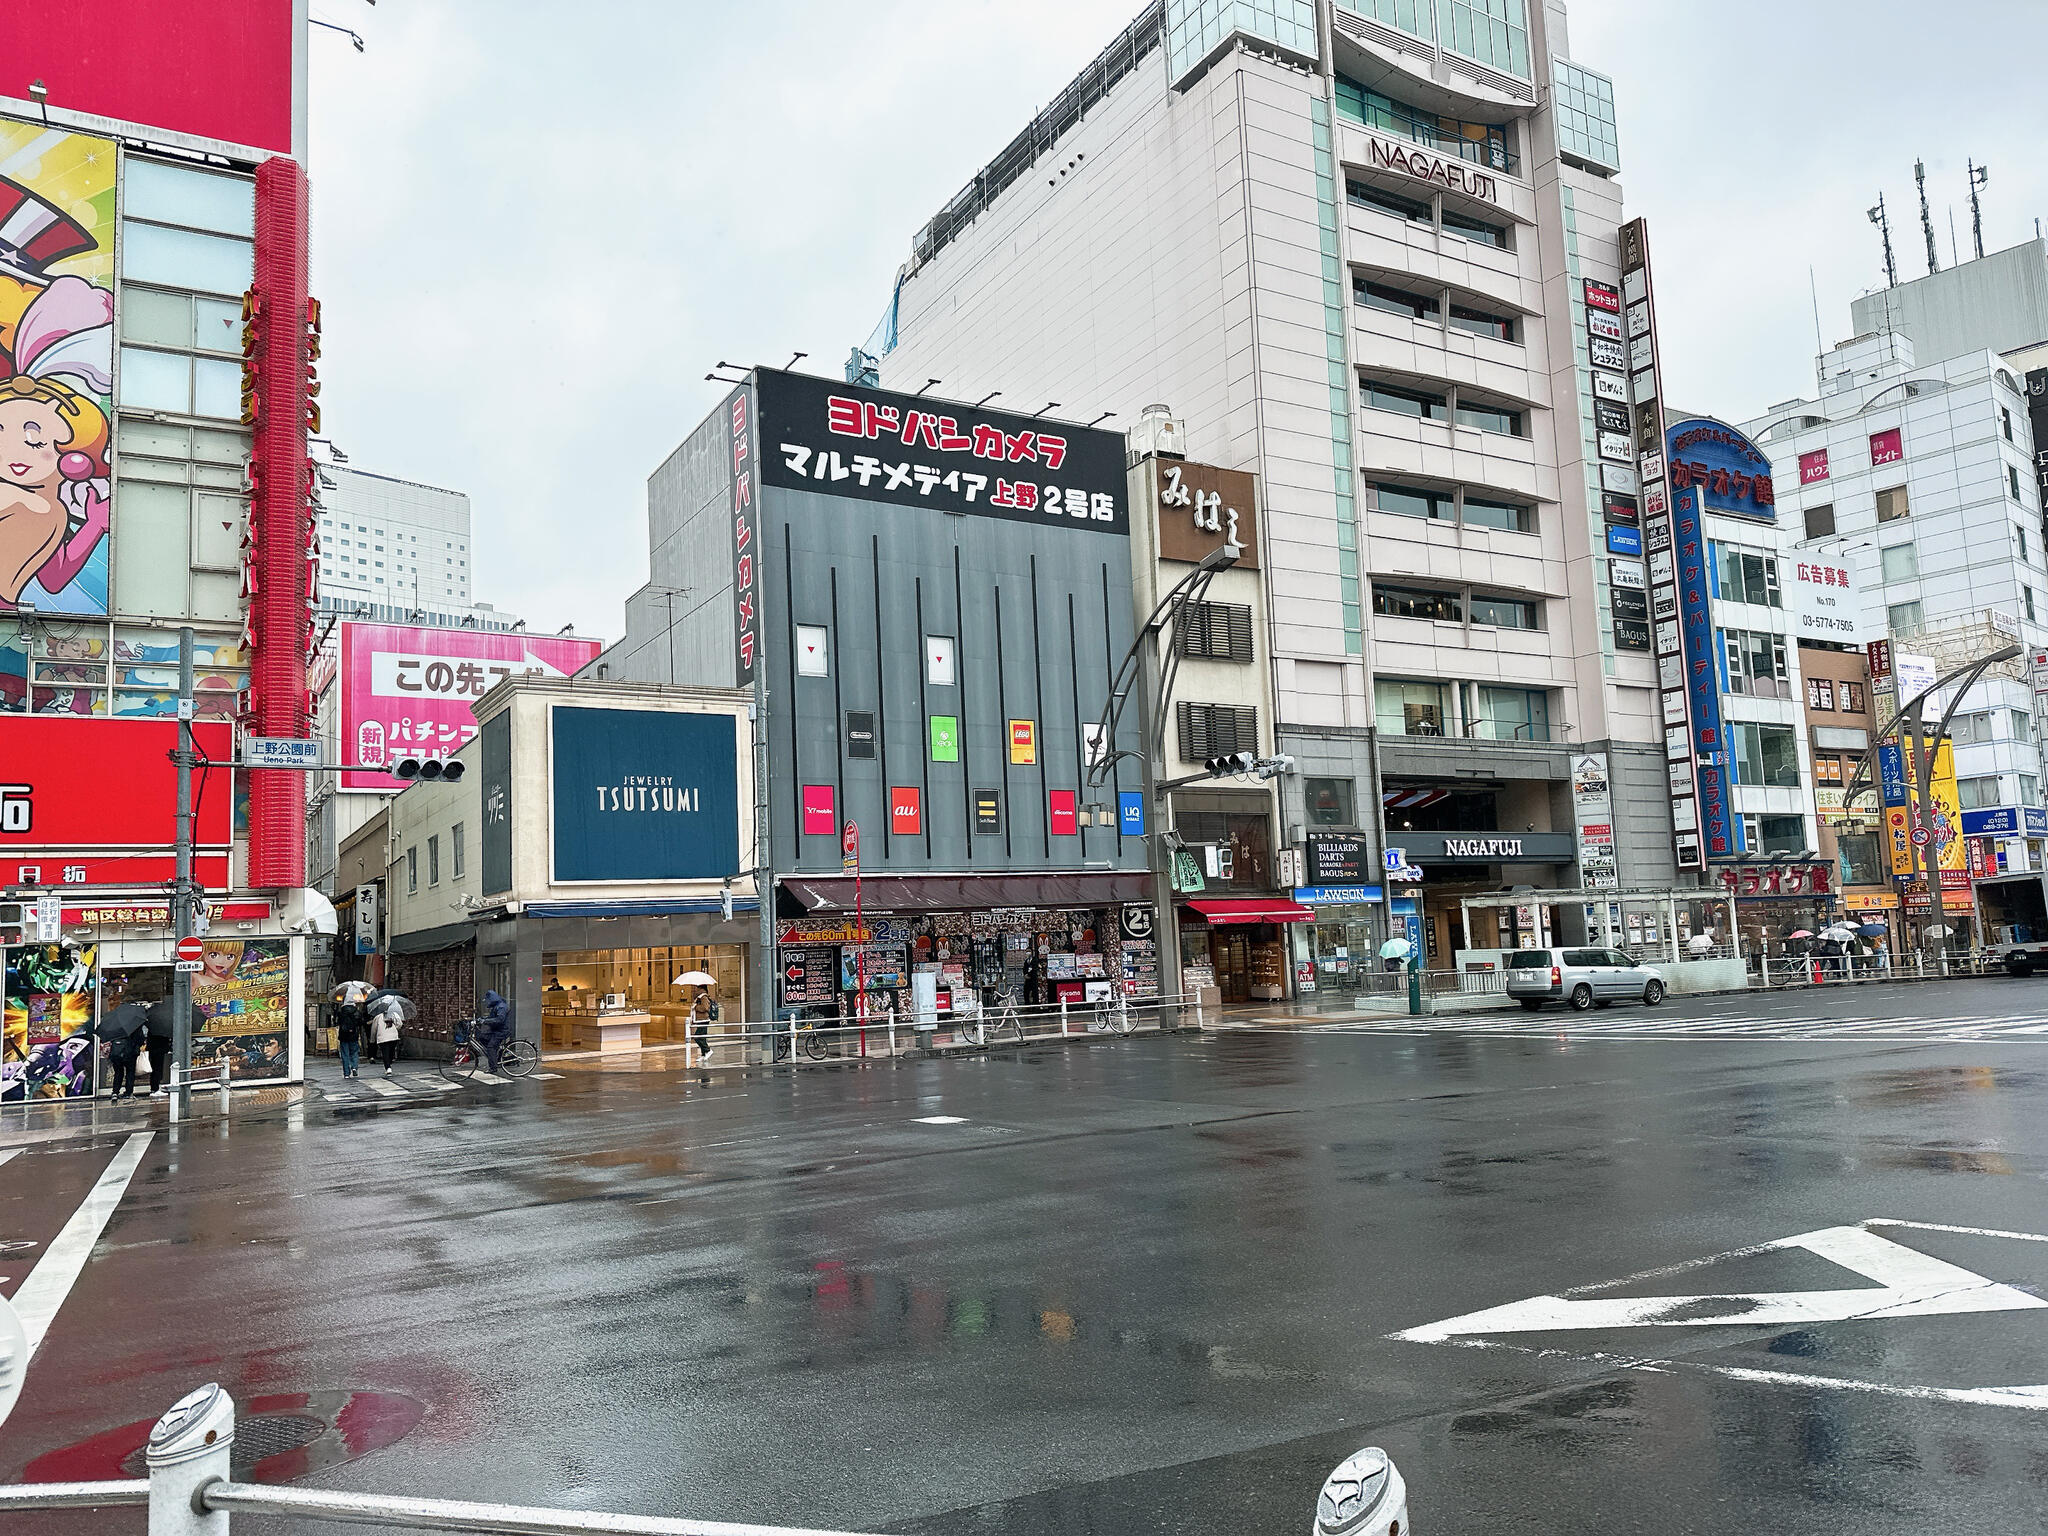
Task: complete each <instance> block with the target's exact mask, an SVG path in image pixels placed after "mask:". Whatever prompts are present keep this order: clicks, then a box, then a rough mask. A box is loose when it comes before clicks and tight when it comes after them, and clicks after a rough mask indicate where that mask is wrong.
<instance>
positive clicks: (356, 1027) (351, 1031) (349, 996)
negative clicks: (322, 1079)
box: [327, 991, 370, 1077]
mask: <svg viewBox="0 0 2048 1536" xmlns="http://www.w3.org/2000/svg"><path fill="white" fill-rule="evenodd" d="M327 1022H328V1023H329V1024H330V1025H331V1026H332V1027H333V1029H334V1049H335V1052H336V1053H337V1054H338V1055H339V1056H340V1057H341V1075H342V1076H343V1077H361V1076H362V1075H363V1034H364V1031H365V1030H366V1029H367V1028H368V1027H369V1022H370V1021H369V1015H368V1014H367V1013H366V1012H365V1010H364V1008H363V1005H362V1004H361V1003H360V1002H359V1001H357V999H356V994H355V993H354V992H351V991H344V992H343V993H342V994H341V995H340V996H338V997H336V998H335V1000H334V1003H333V1005H332V1006H331V1007H330V1008H329V1009H328V1011H327Z"/></svg>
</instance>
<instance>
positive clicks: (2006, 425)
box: [1998, 405, 2012, 443]
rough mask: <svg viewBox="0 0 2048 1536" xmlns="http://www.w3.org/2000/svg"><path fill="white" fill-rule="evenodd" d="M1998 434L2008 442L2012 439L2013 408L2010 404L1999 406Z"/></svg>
mask: <svg viewBox="0 0 2048 1536" xmlns="http://www.w3.org/2000/svg"><path fill="white" fill-rule="evenodd" d="M1998 434H1999V436H2001V437H2003V438H2004V439H2005V440H2006V441H2007V442H2008V443H2009V442H2011V441H2012V410H2011V408H2010V407H2009V406H2003V405H2001V406H2000V407H1999V408H1998Z"/></svg>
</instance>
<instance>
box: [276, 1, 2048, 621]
mask: <svg viewBox="0 0 2048 1536" xmlns="http://www.w3.org/2000/svg"><path fill="white" fill-rule="evenodd" d="M1138 9H1139V0H860V3H851V0H741V3H733V0H584V3H583V4H581V5H575V6H569V5H564V4H560V3H547V4H542V3H539V0H384V3H383V4H382V5H378V6H376V7H375V8H374V9H372V8H371V7H370V6H368V5H365V4H361V3H358V0H316V3H315V5H314V8H313V14H314V15H315V16H316V17H320V18H323V19H327V20H332V21H337V22H341V23H344V24H346V25H348V26H351V27H354V28H355V29H356V30H357V31H359V32H361V33H362V34H363V35H364V37H365V39H366V41H367V44H368V47H367V50H366V51H365V52H364V53H362V54H357V53H356V52H354V51H353V50H352V49H351V48H350V47H349V44H348V42H347V40H346V39H345V38H343V37H341V36H340V35H339V34H337V33H334V32H330V31H325V30H322V29H319V28H316V29H314V32H313V39H312V53H313V69H312V154H311V172H312V177H313V278H314V291H315V292H316V293H317V294H318V295H319V296H320V297H321V299H322V300H323V301H324V305H325V322H326V325H325V336H324V341H325V355H324V357H323V359H322V363H321V374H322V378H323V381H324V393H323V396H322V400H323V404H324V407H325V412H326V423H327V430H328V432H329V433H331V434H332V435H333V437H334V438H335V439H336V440H337V441H338V442H339V443H340V444H341V445H342V446H343V447H344V448H345V449H346V450H347V451H348V453H349V455H350V462H351V465H352V466H353V467H355V468H360V469H367V470H372V471H375V472H378V473H384V474H391V475H397V476H401V477H404V478H407V479H414V480H423V481H427V482H429V483H432V484H435V485H444V486H449V487H453V488H455V489H458V490H462V491H466V492H468V493H469V496H470V498H471V502H472V506H473V508H474V514H475V531H476V548H477V558H476V573H475V576H476V579H475V595H476V597H477V598H478V599H479V600H482V601H485V602H495V603H497V604H498V605H499V606H501V607H506V608H510V609H513V610H515V611H516V612H518V613H520V614H522V615H525V616H526V617H527V618H528V619H529V620H530V621H531V622H532V625H533V627H534V628H535V629H536V630H543V631H545V630H553V629H556V628H559V627H560V626H561V625H563V624H565V623H569V622H572V621H573V622H574V623H575V625H576V627H577V630H578V631H579V632H580V633H583V634H602V635H605V636H615V635H616V634H617V633H618V632H619V629H620V626H621V623H622V619H621V605H622V603H623V601H624V598H625V596H626V594H627V593H628V592H629V591H630V590H631V589H632V588H633V587H634V586H636V585H637V584H638V583H639V582H640V581H641V580H643V579H644V578H645V575H646V570H647V536H646V479H647V476H648V474H649V473H650V472H651V471H652V470H653V468H654V467H655V465H656V464H658V463H659V462H660V461H661V459H662V458H663V457H664V456H665V455H666V454H667V453H668V452H669V451H670V450H671V449H672V448H673V447H674V446H675V445H676V444H677V443H678V442H679V441H680V440H681V439H682V437H683V435H684V434H685V433H686V432H687V431H688V430H689V429H690V427H691V426H692V425H694V424H695V423H696V421H697V420H698V419H699V418H700V417H701V416H702V415H703V414H704V412H705V411H706V410H707V409H709V408H710V406H711V404H712V402H713V400H714V399H715V397H716V396H717V395H718V394H719V393H721V391H720V390H719V389H718V388H717V387H716V386H714V385H711V384H707V383H705V382H704V374H705V372H706V371H707V370H708V369H709V368H710V367H711V365H712V364H714V363H716V362H718V361H719V360H720V359H721V358H723V359H729V360H731V361H734V362H766V363H770V364H775V365H780V364H782V363H784V362H786V361H787V360H788V359H789V357H790V355H791V354H792V353H794V352H798V351H803V352H808V353H810V354H811V356H810V359H809V360H808V361H807V362H806V363H805V364H804V366H805V367H806V368H817V369H819V370H820V371H831V372H834V373H836V372H837V370H838V368H839V365H840V364H841V363H842V362H843V360H844V359H845V356H846V353H847V351H848V349H849V348H850V347H852V346H853V345H855V344H856V343H858V342H859V341H861V340H863V339H864V338H865V337H866V336H867V334H868V332H869V330H870V329H871V328H872V326H873V324H874V322H875V320H876V319H877V318H878V317H879V315H880V314H881V311H882V308H883V305H884V302H885V300H886V298H887V295H888V291H889V284H890V281H891V279H892V277H893V275H894V273H895V270H896V267H897V265H898V264H899V263H900V262H901V261H902V260H903V258H904V256H905V254H906V252H907V250H908V247H909V242H910V237H911V235H912V234H913V233H914V232H915V231H916V230H917V228H918V227H919V226H921V225H922V224H923V223H924V222H925V221H926V220H927V219H929V218H930V217H931V215H932V213H933V212H934V211H936V210H937V208H938V207H939V206H940V205H941V204H942V203H943V202H944V201H945V200H946V199H947V198H949V197H950V196H952V194H953V193H954V192H955V191H957V190H958V189H959V188H960V186H961V185H962V184H963V183H964V182H965V181H966V180H967V179H968V178H969V177H970V176H971V175H972V174H973V173H974V172H975V171H976V170H977V169H979V168H980V167H981V165H982V164H983V163H984V162H985V161H986V160H988V159H989V158H990V157H991V156H992V155H993V154H994V153H995V152H996V151H997V150H999V149H1000V148H1001V147H1002V146H1003V145H1004V144H1005V143H1007V142H1008V141H1009V139H1010V138H1011V137H1012V136H1013V135H1014V134H1015V133H1016V132H1017V131H1018V130H1019V129H1020V128H1022V126H1023V125H1024V124H1025V122H1026V121H1028V119H1029V118H1030V117H1031V115H1032V114H1033V113H1034V112H1035V111H1036V110H1037V109H1038V107H1039V106H1040V105H1041V104H1042V103H1043V102H1044V101H1045V100H1046V99H1048V98H1049V97H1051V96H1052V95H1053V94H1054V93H1055V92H1057V91H1058V90H1059V89H1060V88H1061V87H1062V86H1064V85H1065V84H1066V83H1067V81H1068V80H1070V79H1071V78H1072V77H1073V75H1074V74H1075V73H1076V72H1077V71H1078V70H1079V69H1080V68H1081V67H1082V66H1083V65H1085V64H1086V63H1087V61H1088V60H1089V59H1090V58H1092V57H1093V56H1094V55H1095V54H1096V53H1097V52H1098V51H1099V50H1100V49H1101V48H1102V47H1103V46H1104V45H1105V44H1106V43H1107V42H1108V41H1109V39H1110V38H1111V37H1112V36H1113V35H1114V34H1115V32H1116V31H1117V30H1118V29H1119V28H1120V27H1122V26H1123V25H1124V24H1125V23H1126V22H1128V21H1129V20H1130V19H1131V17H1132V16H1133V15H1135V14H1136V13H1137V10H1138ZM1570 14H1571V51H1572V53H1573V55H1574V57H1575V58H1576V59H1577V60H1578V61H1579V62H1581V63H1584V64H1586V65H1588V66H1589V67H1591V68H1594V69H1598V70H1601V71H1603V72H1605V73H1607V74H1610V75H1612V76H1613V77H1614V79H1615V93H1616V96H1617V98H1618V115H1619V118H1620V132H1621V155H1622V168H1623V174H1622V182H1623V186H1624V187H1625V189H1626V197H1627V203H1628V207H1629V210H1630V212H1631V213H1632V214H1633V213H1640V214H1643V215H1645V216H1647V217H1648V218H1649V219H1650V220H1651V230H1652V242H1653V243H1652V250H1653V252H1654V254H1655V257H1656V261H1657V274H1658V297H1659V313H1660V317H1661V319H1662V321H1663V325H1664V335H1663V355H1664V363H1665V369H1666V373H1667V375H1668V377H1669V379H1670V381H1671V391H1670V393H1671V396H1672V398H1673V399H1674V400H1676V401H1678V402H1680V403H1681V404H1683V405H1685V406H1687V407H1690V408H1694V409H1702V410H1708V411H1712V412H1714V413H1716V414H1719V415H1722V416H1726V417H1729V418H1732V419H1739V418H1741V417H1743V416H1746V415H1750V414H1754V413H1755V412H1758V411H1760V410H1762V409H1763V408H1764V407H1765V406H1766V405H1768V404H1770V403H1772V402H1775V401H1778V400H1783V399H1786V398H1789V397H1792V396H1794V395H1798V394H1802V393H1810V392H1811V390H1812V387H1813V353H1814V305H1813V298H1812V295H1811V293H1810V291H1809V286H1808V268H1809V267H1811V268H1812V269H1813V282H1814V285H1815V287H1817V289H1818V294H1819V305H1820V329H1821V331H1822V333H1823V335H1824V337H1825V339H1826V341H1827V343H1828V344H1829V345H1832V344H1833V343H1834V342H1836V341H1838V340H1840V339H1842V338H1843V337H1845V336H1846V335H1847V334H1848V331H1849V316H1848V304H1849V300H1850V299H1851V298H1852V297H1853V296H1854V295H1856V294H1858V293H1861V292H1863V291H1864V290H1866V289H1868V288H1871V287H1873V286H1878V285H1881V284H1882V282H1883V262H1882V257H1881V254H1880V251H1879V245H1878V239H1877V232H1876V230H1874V229H1873V228H1872V227H1871V226H1870V225H1869V223H1868V222H1867V221H1866V219H1865V217H1864V210H1865V209H1866V208H1868V207H1869V206H1870V205H1871V204H1872V203H1874V202H1875V201H1876V199H1877V194H1878V193H1879V191H1882V192H1883V193H1884V194H1885V200H1886V203H1887V205H1888V206H1889V208H1890V209H1891V210H1892V213H1893V237H1894V244H1895V246H1896V249H1897V253H1898V258H1899V265H1900V275H1901V277H1902V278H1905V277H1912V276H1917V275H1919V274H1921V273H1923V272H1924V271H1925V270H1926V262H1925V255H1924V244H1923V241H1922V239H1921V235H1920V227H1919V218H1918V203H1917V201H1916V200H1915V196H1914V191H1913V160H1914V157H1915V156H1916V155H1918V156H1923V157H1924V158H1925V159H1926V161H1927V168H1928V182H1929V189H1928V198H1929V202H1930V204H1931V206H1932V209H1933V213H1934V219H1935V224H1936V229H1937V233H1938V236H1939V246H1940V254H1941V261H1942V265H1943V266H1944V267H1946V266H1947V265H1949V262H1950V240H1949V211H1950V209H1951V207H1953V208H1954V210H1955V228H1956V237H1957V240H1958V241H1959V242H1960V248H1961V250H1962V252H1963V253H1964V254H1965V255H1966V256H1967V255H1968V253H1969V249H1970V223H1969V198H1968V191H1967V188H1966V186H1965V171H1964V161H1965V159H1966V157H1975V158H1976V159H1977V160H1978V161H1979V163H1988V164H1989V165H1990V167H1991V172H1992V175H1991V183H1990V187H1989V190H1988V193H1987V194H1986V205H1985V216H1984V242H1985V248H1986V249H1987V250H1997V249H2000V248H2002V247H2004V246H2008V245H2012V244H2014V243H2015V242H2017V241H2020V240H2022V239H2027V238H2031V236H2032V235H2033V232H2034V220H2035V218H2036V217H2037V216H2041V217H2048V168H2044V167H2043V165H2042V163H2041V161H2042V157H2041V155H2040V149H2039V146H2040V145H2041V144H2042V142H2043V138H2044V128H2048V123H2044V115H2048V109H2044V107H2043V104H2042V99H2041V96H2040V93H2039V89H2038V83H2037V77H2038V71H2039V67H2040V59H2041V57H2042V53H2043V48H2044V45H2048V4H2044V3H2042V0H1950V3H1948V4H1944V5H1939V6H1936V5H1930V4H1928V3H1926V0H1571V8H1570Z"/></svg>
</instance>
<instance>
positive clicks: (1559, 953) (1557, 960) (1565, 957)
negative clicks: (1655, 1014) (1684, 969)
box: [1501, 948, 1664, 1013]
mask: <svg viewBox="0 0 2048 1536" xmlns="http://www.w3.org/2000/svg"><path fill="white" fill-rule="evenodd" d="M1501 985H1502V989H1503V990H1504V991H1505V992H1506V993H1507V995H1508V996H1509V997H1512V998H1514V999H1516V1000H1517V1001H1519V1002H1520V1003H1521V1005H1522V1006H1523V1007H1524V1008H1527V1009H1529V1010H1530V1011H1531V1012H1532V1013H1533V1012H1534V1011H1535V1010H1536V1009H1538V1008H1541V1007H1542V1006H1543V1005H1544V1004H1545V1003H1547V1002H1561V1003H1570V1004H1571V1005H1572V1007H1574V1008H1578V1009H1586V1008H1605V1007H1607V1006H1608V1005H1609V1004H1610V1003H1615V1002H1624V1001H1625V1002H1643V1003H1648V1004H1650V1005H1651V1006H1652V1007H1655V1006H1656V1005H1657V1004H1658V1003H1661V1002H1663V1001H1664V977H1663V975H1662V973H1660V972H1659V971H1658V970H1657V968H1656V967H1655V966H1649V965H1644V964H1642V963H1641V962H1640V961H1637V960H1632V959H1630V958H1629V957H1628V956H1627V955H1625V954H1623V953H1622V952H1621V951H1620V950H1618V949H1590V948H1589V949H1518V950H1514V951H1512V952H1511V953H1510V954H1509V955H1508V956H1507V963H1506V967H1505V973H1504V977H1503V980H1502V984H1501Z"/></svg>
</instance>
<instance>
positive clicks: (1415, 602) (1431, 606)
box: [1372, 582, 1465, 624]
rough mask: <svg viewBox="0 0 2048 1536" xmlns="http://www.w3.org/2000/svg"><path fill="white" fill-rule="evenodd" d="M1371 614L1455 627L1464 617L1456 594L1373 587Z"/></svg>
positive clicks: (1415, 588)
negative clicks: (1448, 624)
mask: <svg viewBox="0 0 2048 1536" xmlns="http://www.w3.org/2000/svg"><path fill="white" fill-rule="evenodd" d="M1372 611H1373V612H1374V613H1377V614H1380V615H1382V616H1383V617H1386V618H1389V619H1438V620H1442V621H1443V622H1445V623H1451V624H1456V623H1459V622H1461V621H1462V620H1463V619H1464V617H1465V610H1464V605H1463V604H1462V603H1460V602H1459V601H1458V594H1457V593H1455V592H1430V591H1427V590H1425V589H1423V588H1420V587H1388V586H1382V585H1381V584H1380V583H1378V582H1374V583H1373V587H1372Z"/></svg>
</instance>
